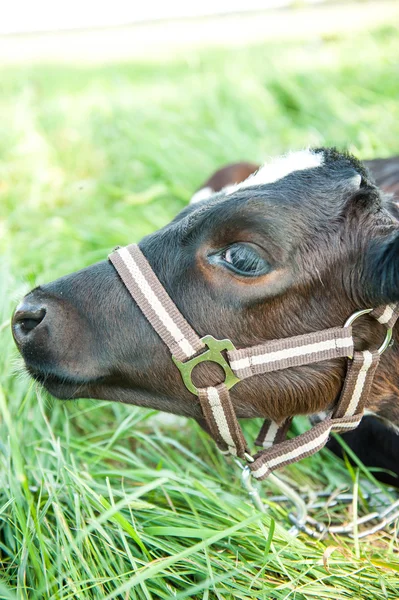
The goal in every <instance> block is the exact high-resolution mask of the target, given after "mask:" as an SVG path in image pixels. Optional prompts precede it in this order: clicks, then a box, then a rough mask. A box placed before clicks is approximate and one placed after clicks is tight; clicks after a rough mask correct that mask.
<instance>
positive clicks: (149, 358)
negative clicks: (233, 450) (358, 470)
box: [12, 148, 399, 426]
mask: <svg viewBox="0 0 399 600" xmlns="http://www.w3.org/2000/svg"><path fill="white" fill-rule="evenodd" d="M236 168H237V166H236V167H235V168H233V169H232V171H231V173H230V174H229V176H228V177H227V178H225V180H224V182H223V184H222V185H223V189H222V190H220V191H219V190H217V189H215V187H220V186H215V187H213V186H212V185H209V182H208V185H206V186H205V187H208V188H209V189H208V190H207V193H209V196H208V195H207V194H205V193H202V198H199V196H198V193H197V195H196V198H195V200H197V201H196V202H194V203H192V204H191V205H189V206H188V207H186V208H185V209H184V210H183V211H182V212H181V213H180V214H179V215H178V216H177V217H176V218H175V219H174V220H173V221H172V222H171V223H170V224H169V225H167V226H166V227H164V228H163V229H161V230H160V231H157V232H155V233H153V234H151V235H149V236H147V237H146V238H144V239H143V240H142V241H141V242H140V249H141V251H142V252H143V253H144V255H145V256H146V257H147V259H148V261H149V263H150V264H151V266H152V268H153V270H154V271H155V273H156V274H157V276H158V278H159V280H160V281H161V283H162V285H163V286H164V288H165V289H166V290H167V291H168V293H169V295H170V297H171V298H172V299H173V301H174V302H175V304H176V305H177V307H178V308H179V309H180V311H181V312H182V314H183V315H184V316H185V317H186V319H187V321H188V322H189V323H191V325H192V326H193V327H194V328H195V330H196V331H197V332H198V333H199V334H200V335H201V336H204V335H206V334H212V335H213V336H214V337H216V338H219V339H221V338H229V339H230V340H231V341H232V342H233V343H234V345H235V347H236V348H243V347H247V346H253V345H256V344H260V343H264V342H265V341H267V340H272V339H279V338H287V337H291V336H296V335H301V334H305V333H309V332H312V331H316V330H321V329H326V328H330V327H335V326H340V325H342V324H343V323H344V322H345V321H346V319H347V318H348V316H349V315H351V314H352V313H353V312H354V311H356V310H358V309H362V308H368V307H376V306H379V305H381V304H386V303H392V302H396V301H398V300H399V282H398V277H397V269H398V263H399V257H398V252H397V250H398V248H399V222H398V220H397V218H396V207H395V204H394V202H393V200H392V198H391V197H390V196H385V195H384V194H383V193H382V191H381V190H379V188H378V187H377V186H376V185H375V184H374V182H373V181H372V179H371V177H370V175H369V173H368V171H367V169H366V168H365V167H364V165H362V164H361V163H360V162H359V161H358V160H356V159H355V158H354V157H353V156H351V155H349V154H346V153H339V152H337V151H336V150H334V149H325V148H320V149H316V150H305V151H301V152H297V153H292V154H289V155H287V156H285V157H282V158H280V159H277V160H275V161H272V162H271V163H269V164H267V165H265V166H263V167H262V168H261V169H260V170H259V171H257V172H256V173H255V174H252V175H250V176H249V177H248V178H247V179H245V180H244V181H242V176H241V175H240V176H237V177H234V176H233V175H234V172H235V170H236ZM253 170H254V166H252V165H247V166H246V168H245V169H244V171H245V174H247V175H248V174H249V173H250V172H251V171H253ZM219 175H220V172H219ZM222 179H223V178H222ZM234 179H236V180H237V184H236V185H233V184H232V181H234ZM240 180H241V181H240ZM211 183H212V182H211ZM226 185H227V186H228V187H227V188H226V187H225V186H226ZM210 188H212V190H211V189H210ZM213 190H214V191H215V192H216V193H213ZM12 327H13V334H14V339H15V341H16V343H17V346H18V348H19V350H20V351H21V353H22V355H23V357H24V359H25V364H26V367H27V369H28V371H29V373H30V374H31V375H32V376H33V377H34V378H35V379H36V380H37V381H39V382H40V383H42V384H43V385H44V386H45V387H46V388H47V389H48V390H49V391H50V392H51V393H52V394H53V395H55V396H56V397H58V398H64V399H70V398H78V397H89V398H103V399H109V400H117V401H121V402H126V403H132V404H137V405H141V406H148V407H151V408H156V409H159V410H164V411H167V412H172V413H176V414H181V415H186V416H190V417H193V418H195V419H196V420H197V421H198V422H200V423H201V424H204V421H203V414H202V410H201V406H200V403H199V402H198V398H197V397H196V396H195V395H193V394H192V393H190V391H189V390H188V389H187V388H186V387H185V386H184V385H183V382H182V379H181V377H180V373H179V371H178V369H176V368H175V367H174V365H173V363H172V362H171V359H170V354H169V352H168V349H167V348H166V346H165V345H164V344H163V342H162V341H161V339H160V338H159V337H158V335H157V334H156V333H155V331H154V330H153V328H152V327H151V326H150V324H149V323H148V321H147V320H146V319H145V317H144V316H143V314H142V313H141V311H140V309H139V308H138V306H137V304H136V303H135V302H132V299H131V297H130V295H129V293H128V291H127V290H126V288H125V287H124V285H123V284H122V282H121V280H120V278H119V276H118V274H117V272H116V271H115V269H114V268H113V266H112V265H111V264H110V263H109V262H108V261H103V262H100V263H98V264H95V265H93V266H91V267H88V268H86V269H83V270H82V271H79V272H77V273H74V274H71V275H68V276H66V277H62V278H61V279H58V280H56V281H54V282H52V283H50V284H47V285H45V286H41V287H38V288H36V289H35V290H33V291H32V292H31V293H30V294H28V295H27V296H26V297H25V299H24V300H23V302H22V304H21V305H20V306H19V307H18V308H17V310H16V312H15V314H14V318H13V324H12ZM354 337H355V342H356V348H357V349H360V350H363V349H368V348H375V347H377V346H378V345H379V344H380V343H381V338H382V337H383V332H382V331H381V326H380V325H379V324H378V323H377V322H376V321H375V320H373V319H371V318H369V317H367V316H365V317H363V318H362V320H361V321H359V322H356V326H355V335H354ZM397 337H398V335H397V331H395V332H394V340H395V342H396V341H397ZM398 360H399V351H398V347H397V343H395V344H394V346H393V348H391V349H390V350H389V351H388V352H387V353H385V354H384V355H383V356H382V358H381V362H380V366H379V368H378V371H377V374H376V377H375V379H374V383H373V387H372V390H371V393H370V396H369V399H368V406H367V408H368V410H369V411H371V412H373V413H375V414H377V415H379V416H380V417H382V418H384V419H386V420H387V421H389V422H390V423H392V424H394V425H396V426H399V399H398V392H397V381H396V380H397V362H398ZM345 365H346V363H345V360H344V359H342V358H334V359H329V360H325V361H323V362H320V363H316V364H312V365H306V366H301V367H290V368H287V369H284V370H281V371H275V372H271V373H264V374H260V375H257V376H255V377H252V378H251V379H248V380H245V381H241V382H240V383H238V384H237V385H236V386H235V387H234V388H232V390H231V399H232V403H233V407H234V409H235V412H236V414H237V416H238V417H241V418H250V417H266V418H269V419H271V420H273V421H275V422H281V421H284V419H286V418H287V417H292V416H294V415H298V414H305V415H312V414H315V413H319V412H323V411H329V410H331V408H332V407H333V406H334V404H335V402H336V399H337V396H338V394H339V392H340V389H341V387H342V381H343V377H344V373H345ZM194 378H195V385H196V386H198V387H200V386H204V385H211V384H216V383H218V382H219V381H220V373H219V370H218V367H217V366H215V365H213V364H212V363H209V362H205V363H202V364H201V365H200V366H198V367H197V368H196V371H195V373H194Z"/></svg>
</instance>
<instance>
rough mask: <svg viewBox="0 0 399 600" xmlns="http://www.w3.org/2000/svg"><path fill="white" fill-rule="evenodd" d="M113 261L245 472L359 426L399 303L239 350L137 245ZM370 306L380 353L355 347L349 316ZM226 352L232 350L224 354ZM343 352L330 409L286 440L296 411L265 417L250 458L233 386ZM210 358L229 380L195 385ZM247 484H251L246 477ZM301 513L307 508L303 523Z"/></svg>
mask: <svg viewBox="0 0 399 600" xmlns="http://www.w3.org/2000/svg"><path fill="white" fill-rule="evenodd" d="M109 260H110V261H111V262H112V264H113V265H114V267H115V269H116V270H117V272H118V273H119V275H120V277H121V279H122V281H123V283H124V284H125V286H126V288H127V289H128V291H129V292H130V294H131V296H132V297H133V299H134V300H135V301H136V303H137V304H138V306H139V308H140V309H141V310H142V312H143V314H144V315H145V317H146V318H147V319H148V321H149V322H150V324H151V325H152V327H153V328H154V329H155V331H156V332H157V333H158V335H159V336H160V337H161V339H162V340H163V342H164V343H165V344H166V345H167V347H168V348H169V350H170V352H171V354H172V358H173V361H174V362H175V364H176V366H177V367H178V368H179V369H180V372H181V375H182V378H183V381H184V383H185V385H186V387H187V388H188V389H189V390H190V391H191V392H192V393H194V394H195V395H197V396H198V398H199V402H200V404H201V409H202V412H203V415H204V419H205V422H206V425H207V428H208V430H209V433H210V434H211V436H212V437H213V439H214V440H215V442H216V443H217V445H218V447H219V448H220V449H221V450H222V451H223V452H226V453H229V454H232V455H233V456H235V457H239V458H242V459H245V460H246V461H247V463H248V465H247V467H245V469H244V471H246V473H247V474H248V473H249V471H250V472H251V473H252V475H253V476H254V477H255V478H256V479H259V480H262V479H265V478H266V477H268V476H269V477H272V476H271V473H272V471H274V470H275V469H278V468H280V467H283V466H285V465H288V464H291V463H293V462H297V461H298V460H300V459H302V458H305V457H307V456H310V455H311V454H314V453H315V452H317V451H318V450H320V449H321V448H323V446H325V444H326V442H327V440H328V437H329V435H330V433H331V432H332V431H335V432H342V431H349V430H351V429H354V428H355V427H357V426H358V425H359V423H360V421H361V419H362V417H363V412H364V407H365V404H366V401H367V397H368V395H369V392H370V388H371V385H372V381H373V377H374V374H375V371H376V368H377V366H378V363H379V358H380V355H381V354H382V352H383V351H384V350H385V349H386V348H387V347H388V345H389V342H390V340H391V336H392V327H393V325H394V324H395V322H396V320H397V318H398V316H399V306H397V305H394V304H390V305H387V306H383V307H379V308H377V309H374V310H372V309H366V310H362V311H358V312H357V313H355V314H354V315H352V317H351V318H350V319H349V320H348V322H347V323H346V324H345V326H344V327H335V328H331V329H326V330H324V331H318V332H314V333H309V334H305V335H301V336H296V337H291V338H286V339H281V340H273V341H270V342H267V343H265V344H261V345H258V346H254V347H251V348H245V349H241V350H236V349H235V348H234V346H233V344H232V343H231V342H230V340H215V339H214V338H213V337H212V336H205V337H204V338H200V337H199V336H198V335H197V333H196V332H195V331H194V329H193V328H192V327H191V325H190V324H189V323H188V322H187V320H186V319H185V318H184V317H183V315H182V314H181V312H180V311H179V309H178V308H177V306H176V305H175V303H174V302H173V301H172V299H171V298H170V296H169V295H168V293H167V292H166V290H165V288H164V287H163V285H162V284H161V282H160V281H159V279H158V277H157V276H156V275H155V273H154V271H153V270H152V268H151V266H150V264H149V263H148V261H147V259H146V258H145V256H144V254H143V253H142V252H141V250H140V249H139V247H138V246H137V245H136V244H131V245H130V246H127V247H125V248H119V249H117V250H116V251H114V252H113V253H112V254H110V256H109ZM365 313H369V314H370V316H372V317H374V318H375V319H376V320H377V321H378V322H379V323H381V324H382V325H384V326H385V327H386V329H387V335H386V338H385V340H384V343H383V345H382V346H381V348H380V349H379V350H378V351H376V352H370V351H368V350H365V351H363V352H358V351H354V348H353V338H352V328H351V323H352V322H353V320H354V319H355V318H357V317H358V316H360V315H361V314H365ZM223 351H227V361H226V359H225V358H224V355H223V354H222V352H223ZM342 357H347V358H351V359H352V361H351V362H350V365H349V368H348V371H347V375H346V378H345V382H344V386H343V389H342V392H341V395H340V399H339V401H338V404H337V406H336V408H335V411H334V412H333V414H332V416H329V417H328V418H326V419H325V420H324V421H322V422H320V423H318V424H317V425H315V426H313V427H312V428H311V429H310V430H309V431H306V432H305V433H303V434H301V435H299V436H297V437H296V438H293V439H290V440H285V441H282V440H284V437H285V435H286V432H287V431H288V428H289V426H290V423H291V418H287V419H285V420H284V421H283V422H281V423H275V422H273V421H269V420H266V421H265V423H264V425H263V426H262V429H261V431H260V433H259V435H258V438H257V440H256V444H257V445H261V446H262V447H263V450H261V451H259V452H258V453H257V454H256V455H255V456H254V457H252V456H251V454H250V453H249V450H248V446H247V443H246V441H245V438H244V435H243V432H242V429H241V427H240V425H239V422H238V419H237V417H236V414H235V410H234V406H233V404H232V402H231V398H230V394H229V389H230V387H232V386H233V385H235V384H236V383H237V382H238V381H240V380H242V379H246V378H247V377H251V376H253V375H259V374H264V373H268V372H271V371H277V370H281V369H286V368H289V367H298V366H302V365H307V364H311V363H315V362H320V361H323V360H328V359H332V358H342ZM206 361H211V362H216V363H218V364H219V365H220V366H221V367H222V368H223V369H224V372H225V381H224V382H223V383H221V384H219V385H217V386H209V387H206V388H200V389H197V388H196V387H195V386H194V384H193V383H192V380H191V372H192V370H193V368H194V366H196V365H197V364H198V363H200V362H206ZM246 477H247V476H246ZM273 480H274V481H275V478H274V476H273ZM277 481H278V480H277ZM275 482H276V481H275ZM280 484H281V482H280ZM246 486H247V488H248V489H249V487H251V489H252V490H253V488H252V486H250V482H249V479H248V477H247V484H246ZM251 493H252V492H251ZM293 494H294V497H293V498H292V499H294V501H295V497H296V498H297V505H298V506H299V505H300V503H302V504H303V502H302V500H301V499H300V498H299V496H298V495H297V494H296V493H295V492H294V493H293ZM291 496H292V494H291ZM302 512H303V510H302ZM303 520H304V517H303V515H302V518H301V523H302V524H303Z"/></svg>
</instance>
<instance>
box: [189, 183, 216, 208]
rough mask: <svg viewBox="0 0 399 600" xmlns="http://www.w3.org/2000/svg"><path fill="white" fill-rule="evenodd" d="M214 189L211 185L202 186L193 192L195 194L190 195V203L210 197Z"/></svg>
mask: <svg viewBox="0 0 399 600" xmlns="http://www.w3.org/2000/svg"><path fill="white" fill-rule="evenodd" d="M214 193H215V191H214V190H213V189H212V188H211V187H204V188H201V189H200V190H198V192H195V194H194V195H193V196H192V197H191V200H190V204H195V203H196V202H201V200H206V199H207V198H210V197H211V196H212V195H213V194H214Z"/></svg>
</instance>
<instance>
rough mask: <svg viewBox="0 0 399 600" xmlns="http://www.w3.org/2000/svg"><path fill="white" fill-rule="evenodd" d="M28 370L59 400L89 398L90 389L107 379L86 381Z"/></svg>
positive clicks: (99, 378)
mask: <svg viewBox="0 0 399 600" xmlns="http://www.w3.org/2000/svg"><path fill="white" fill-rule="evenodd" d="M26 370H27V372H28V373H29V375H30V376H31V377H32V378H33V379H34V380H35V381H36V382H37V383H39V384H40V385H41V386H42V387H44V388H45V389H46V390H47V391H48V392H49V393H50V394H51V395H52V396H55V397H56V398H58V399H59V400H74V399H76V398H81V397H82V396H84V397H86V398H87V397H88V394H89V390H90V388H91V387H92V386H95V385H100V384H101V383H102V382H103V381H104V379H105V378H104V377H97V378H91V379H86V378H81V377H73V376H71V375H58V374H56V373H51V372H45V371H40V370H38V369H33V368H32V367H30V366H28V365H27V366H26Z"/></svg>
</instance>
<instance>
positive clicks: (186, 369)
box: [172, 335, 240, 396]
mask: <svg viewBox="0 0 399 600" xmlns="http://www.w3.org/2000/svg"><path fill="white" fill-rule="evenodd" d="M201 341H202V342H203V343H204V345H205V346H207V350H204V352H202V353H201V354H198V355H197V356H194V357H193V358H190V359H189V360H186V361H185V362H182V361H180V360H178V359H177V358H176V357H175V356H172V359H173V362H174V363H175V365H176V367H177V368H178V369H179V371H180V374H181V376H182V379H183V382H184V385H185V386H186V388H187V389H188V390H189V391H190V392H191V393H192V394H194V395H196V396H198V393H199V392H198V388H196V387H195V385H194V384H193V381H192V379H191V374H192V371H193V369H194V367H196V366H197V365H199V364H200V363H202V362H207V361H209V362H214V363H216V364H218V365H220V366H221V367H222V369H223V371H224V375H225V379H224V382H223V383H224V385H225V386H226V388H227V389H228V390H229V389H231V388H232V387H233V385H235V384H236V383H238V382H239V381H240V379H239V378H238V377H237V376H236V375H235V374H234V373H233V371H232V369H231V367H230V365H229V363H228V362H227V360H226V358H225V357H224V356H223V354H222V352H223V351H224V350H235V347H234V344H233V342H231V341H230V340H217V339H215V338H214V337H213V336H212V335H205V336H204V337H203V338H201Z"/></svg>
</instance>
